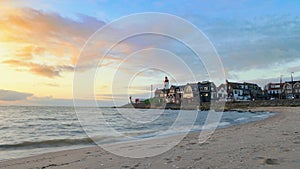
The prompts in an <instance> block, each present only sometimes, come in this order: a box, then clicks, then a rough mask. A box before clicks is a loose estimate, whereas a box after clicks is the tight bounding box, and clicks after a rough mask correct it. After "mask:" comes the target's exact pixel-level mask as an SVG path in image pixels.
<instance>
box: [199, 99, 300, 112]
mask: <svg viewBox="0 0 300 169" xmlns="http://www.w3.org/2000/svg"><path fill="white" fill-rule="evenodd" d="M216 103H218V102H216ZM210 105H211V104H210V103H202V104H201V106H200V109H202V110H208V109H209V108H210ZM221 106H222V104H220V105H219V107H218V104H216V107H217V109H218V108H219V109H222V107H221ZM276 106H283V107H296V106H300V99H293V100H255V101H239V102H226V103H225V107H224V109H225V110H232V109H238V108H248V107H249V108H250V107H276Z"/></svg>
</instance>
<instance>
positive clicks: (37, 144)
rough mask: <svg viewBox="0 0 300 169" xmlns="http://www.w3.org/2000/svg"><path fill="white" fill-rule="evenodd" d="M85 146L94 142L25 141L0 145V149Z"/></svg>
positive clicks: (89, 140)
mask: <svg viewBox="0 0 300 169" xmlns="http://www.w3.org/2000/svg"><path fill="white" fill-rule="evenodd" d="M86 144H94V142H93V140H92V139H90V138H79V139H54V140H42V141H25V142H22V143H17V144H2V145H0V149H31V148H47V147H63V146H71V145H86Z"/></svg>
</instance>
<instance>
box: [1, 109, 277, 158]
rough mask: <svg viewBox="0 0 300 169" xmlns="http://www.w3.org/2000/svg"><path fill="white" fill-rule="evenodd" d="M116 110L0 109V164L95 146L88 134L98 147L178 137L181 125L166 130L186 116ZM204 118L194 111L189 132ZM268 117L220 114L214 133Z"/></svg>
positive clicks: (182, 128)
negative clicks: (217, 130)
mask: <svg viewBox="0 0 300 169" xmlns="http://www.w3.org/2000/svg"><path fill="white" fill-rule="evenodd" d="M119 110H121V112H120V111H118V110H117V109H113V108H80V109H77V112H78V113H79V114H80V115H79V116H77V114H76V112H75V110H74V108H72V107H19V106H15V107H14V106H7V107H5V106H3V107H0V136H1V137H0V160H6V159H11V158H19V157H26V156H31V155H36V154H40V153H46V152H52V151H58V150H67V149H74V148H82V147H87V146H93V145H95V144H94V142H93V141H92V140H91V139H90V138H89V137H88V135H89V136H91V137H92V138H93V140H94V141H96V142H97V143H100V144H102V143H103V144H104V143H112V142H121V141H126V140H129V139H141V138H148V137H153V136H155V135H157V133H160V132H161V131H165V133H164V134H165V136H168V135H174V134H179V133H180V132H182V131H183V130H185V129H186V128H185V127H186V126H185V122H184V121H183V122H182V124H180V128H175V129H172V130H169V128H170V126H172V124H174V122H175V120H176V118H177V117H178V114H179V113H183V114H184V116H185V117H188V116H189V114H191V111H187V110H181V112H179V111H177V110H138V111H137V110H134V109H119ZM207 114H208V112H205V111H202V112H200V111H199V112H197V118H196V119H194V120H195V122H194V123H193V124H194V125H193V128H192V130H191V131H199V130H201V129H202V126H203V124H204V121H205V119H206V117H207ZM271 115H273V113H268V112H255V113H251V112H243V113H241V112H224V113H223V116H222V119H221V121H220V123H219V124H218V128H224V127H229V126H232V125H238V124H243V123H248V122H252V121H257V120H262V119H265V118H267V117H269V116H271ZM78 117H79V118H78ZM187 119H188V118H187ZM80 122H81V123H80ZM81 124H83V126H84V127H82V126H81ZM107 128H111V129H113V130H114V131H116V132H117V133H118V134H116V132H115V133H112V132H111V130H107ZM187 128H188V127H187ZM177 129H178V130H177ZM85 131H86V132H87V133H88V135H87V134H86V132H85ZM120 133H121V134H120Z"/></svg>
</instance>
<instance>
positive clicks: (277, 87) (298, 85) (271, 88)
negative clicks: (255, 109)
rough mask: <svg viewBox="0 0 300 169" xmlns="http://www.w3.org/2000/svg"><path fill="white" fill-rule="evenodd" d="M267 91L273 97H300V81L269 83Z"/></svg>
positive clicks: (266, 87)
mask: <svg viewBox="0 0 300 169" xmlns="http://www.w3.org/2000/svg"><path fill="white" fill-rule="evenodd" d="M265 93H266V94H267V95H268V96H269V97H270V98H272V99H294V98H296V99H299V98H300V81H287V82H284V83H268V84H267V85H266V86H265Z"/></svg>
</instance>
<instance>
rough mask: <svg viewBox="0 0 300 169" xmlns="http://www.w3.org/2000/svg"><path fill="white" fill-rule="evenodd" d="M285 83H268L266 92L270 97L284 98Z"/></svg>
mask: <svg viewBox="0 0 300 169" xmlns="http://www.w3.org/2000/svg"><path fill="white" fill-rule="evenodd" d="M282 89H283V83H268V84H267V85H266V86H265V91H266V94H267V95H268V96H269V97H270V98H277V99H280V98H282Z"/></svg>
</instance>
